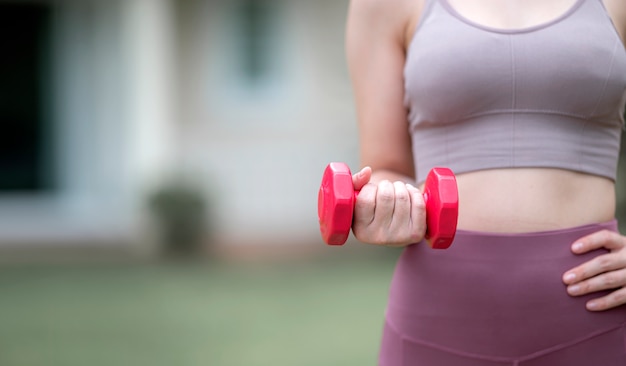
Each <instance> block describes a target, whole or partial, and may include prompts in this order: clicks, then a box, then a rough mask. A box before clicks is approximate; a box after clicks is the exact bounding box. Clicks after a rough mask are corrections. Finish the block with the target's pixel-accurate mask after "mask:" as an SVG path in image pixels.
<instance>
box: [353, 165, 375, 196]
mask: <svg viewBox="0 0 626 366" xmlns="http://www.w3.org/2000/svg"><path fill="white" fill-rule="evenodd" d="M371 177H372V168H370V167H368V166H366V167H365V168H363V169H361V170H360V171H359V172H358V173H356V174H353V175H352V184H353V185H354V189H355V190H356V191H360V190H361V188H363V186H364V185H366V184H367V183H369V181H370V178H371Z"/></svg>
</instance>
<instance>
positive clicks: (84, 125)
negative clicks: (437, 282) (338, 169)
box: [0, 0, 357, 246]
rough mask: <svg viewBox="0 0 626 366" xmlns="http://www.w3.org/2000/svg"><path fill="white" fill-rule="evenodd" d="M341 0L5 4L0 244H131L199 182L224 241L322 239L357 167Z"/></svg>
mask: <svg viewBox="0 0 626 366" xmlns="http://www.w3.org/2000/svg"><path fill="white" fill-rule="evenodd" d="M346 8H347V1H330V0H325V1H304V0H297V1H293V0H178V1H175V0H108V1H104V0H99V1H98V0H38V1H35V0H32V1H31V0H29V1H26V0H24V1H6V0H4V1H0V19H1V20H0V28H1V29H2V31H0V47H1V50H2V58H0V119H1V120H2V122H3V126H4V129H3V132H2V133H1V134H0V135H1V136H2V137H0V141H1V144H0V192H1V193H0V246H1V245H5V246H7V245H14V244H19V245H23V246H28V245H52V246H54V245H79V246H82V245H94V244H103V245H113V244H118V245H132V244H133V243H135V242H136V241H137V240H141V238H143V237H144V233H143V231H144V230H145V228H146V226H145V225H144V223H145V219H146V217H147V210H146V201H147V200H148V197H149V195H150V192H152V191H153V190H154V189H156V188H158V187H160V186H162V185H164V184H167V182H171V181H173V180H174V181H175V180H177V179H182V180H187V181H191V182H192V183H193V184H195V185H196V186H197V187H199V189H200V191H201V194H202V195H203V196H204V197H207V199H208V202H209V210H210V213H211V215H210V220H212V226H211V227H213V228H214V229H215V232H214V234H215V238H217V240H220V241H223V242H226V243H230V244H233V245H236V244H241V245H247V244H254V243H269V242H283V243H284V242H293V243H296V244H297V243H304V242H308V243H310V242H311V241H316V240H319V238H318V232H317V230H318V228H317V212H316V209H317V207H316V201H317V189H318V186H319V181H320V179H321V173H322V170H323V168H324V166H325V165H326V163H327V162H328V161H331V160H344V161H347V162H349V163H351V164H352V165H356V155H357V152H356V149H357V142H356V135H355V133H356V130H355V121H354V120H355V116H354V108H353V104H352V96H351V90H350V85H349V80H348V76H347V71H346V67H345V57H344V50H343V42H344V39H343V35H344V22H345V15H346Z"/></svg>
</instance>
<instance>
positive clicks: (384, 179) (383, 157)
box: [346, 0, 626, 311]
mask: <svg viewBox="0 0 626 366" xmlns="http://www.w3.org/2000/svg"><path fill="white" fill-rule="evenodd" d="M449 1H450V3H451V4H452V5H453V6H454V7H455V9H456V10H457V11H458V12H459V13H461V14H462V15H463V16H465V17H467V18H469V19H471V20H473V21H475V22H477V23H481V24H484V25H488V26H491V27H496V28H524V27H528V26H533V25H537V24H541V23H544V22H546V21H550V20H552V19H554V18H556V17H558V16H560V15H561V14H563V13H564V12H565V11H567V9H569V8H570V7H571V6H572V5H573V4H574V1H575V0H550V1H546V0H449ZM625 1H626V0H604V4H605V7H606V9H607V12H608V13H609V16H610V17H611V19H612V21H613V24H614V25H615V28H616V29H617V32H618V34H619V36H620V37H621V39H622V41H624V40H626V6H625ZM423 5H424V0H352V1H351V3H350V8H349V13H348V21H347V28H346V53H347V60H348V67H349V70H350V75H351V79H352V83H353V90H354V91H355V102H356V108H357V116H358V127H359V141H360V146H361V150H360V158H361V163H362V165H363V166H364V168H363V169H362V170H361V171H359V172H357V173H356V174H354V176H353V183H354V187H355V189H359V190H360V191H361V192H360V194H359V196H358V199H357V202H356V206H355V213H354V222H353V232H354V234H355V236H356V238H357V239H358V240H360V241H361V242H364V243H369V244H375V245H385V246H394V247H404V246H407V245H409V244H411V243H415V242H418V241H420V240H421V239H422V238H423V237H424V233H425V229H426V228H425V216H426V215H425V205H424V201H423V197H422V195H421V191H420V189H419V188H416V187H417V184H416V182H415V171H414V162H413V155H412V152H411V140H410V136H409V134H408V131H407V128H406V126H407V110H406V108H405V107H404V104H403V98H404V80H403V67H404V62H405V53H406V49H407V47H408V44H409V42H410V41H411V37H412V35H413V33H414V30H415V28H416V26H417V25H418V22H419V19H420V15H421V12H422V9H423ZM457 184H458V187H459V200H460V202H462V204H461V205H460V207H459V221H458V228H459V229H465V230H475V231H488V232H509V233H523V232H535V231H543V230H553V229H563V228H568V227H574V226H580V225H585V224H590V223H598V222H606V221H609V220H611V219H613V217H614V215H615V205H616V198H615V183H614V182H613V181H611V180H609V179H606V178H602V177H599V176H593V175H588V174H582V173H577V172H572V171H566V170H561V169H546V168H524V169H493V170H483V171H476V172H470V173H464V174H459V175H458V176H457ZM538 207H540V208H541V209H540V210H538V209H537V208H538ZM600 248H604V249H607V250H608V251H609V252H608V253H607V254H603V255H600V256H597V257H596V258H594V259H592V260H590V261H588V262H586V263H584V264H582V265H580V266H579V267H576V268H573V269H571V270H569V271H567V272H566V273H565V274H564V275H563V282H564V283H565V285H566V290H567V292H568V293H569V294H570V295H572V296H580V295H584V294H588V293H594V292H597V291H601V290H606V289H613V290H614V291H612V292H611V293H610V294H609V295H607V296H604V297H599V298H596V299H594V300H591V301H590V302H588V303H587V308H588V309H589V310H590V311H600V310H606V309H609V308H613V307H616V306H620V305H622V304H626V288H625V286H626V237H624V236H622V235H620V234H617V233H613V232H608V231H600V232H597V233H594V234H592V235H589V236H586V237H584V238H580V239H579V240H577V241H576V242H575V243H572V247H571V250H572V252H573V253H575V254H582V253H586V252H589V251H592V250H595V249H600Z"/></svg>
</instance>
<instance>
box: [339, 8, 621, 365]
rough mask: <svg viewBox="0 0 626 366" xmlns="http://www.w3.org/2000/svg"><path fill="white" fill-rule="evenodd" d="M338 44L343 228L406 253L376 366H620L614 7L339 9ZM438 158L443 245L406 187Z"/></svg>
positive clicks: (617, 32) (414, 191)
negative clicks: (348, 99) (353, 117)
mask: <svg viewBox="0 0 626 366" xmlns="http://www.w3.org/2000/svg"><path fill="white" fill-rule="evenodd" d="M346 39H347V43H346V44H347V56H348V65H349V69H350V73H351V77H352V80H353V87H354V91H355V98H356V106H357V115H358V122H359V133H360V136H359V138H360V143H361V162H362V164H363V166H365V168H363V169H362V170H361V171H360V172H358V173H356V174H355V175H354V176H353V182H354V186H355V188H356V189H360V190H361V192H360V194H359V196H358V199H357V202H356V208H355V218H354V222H353V231H354V233H355V236H356V237H357V239H359V240H360V241H362V242H364V243H370V244H378V245H387V246H395V247H406V248H405V249H404V251H403V253H402V255H401V257H400V259H399V262H398V265H397V268H396V271H395V274H394V278H393V281H392V284H391V290H390V297H389V303H388V308H387V315H386V322H385V327H384V332H383V337H382V348H381V352H380V364H381V365H428V366H437V365H446V366H447V365H455V366H456V365H551V366H552V365H567V366H583V365H584V366H589V365H622V366H623V365H626V325H625V324H626V305H624V304H626V287H625V286H626V237H624V236H621V235H620V234H619V233H618V232H617V223H616V221H615V219H614V215H615V205H616V202H615V201H616V199H615V184H616V183H615V178H616V166H617V159H618V152H619V151H618V150H619V143H620V135H621V129H622V128H623V126H624V120H623V114H624V104H626V49H625V48H624V42H625V41H626V4H625V3H624V0H352V2H351V5H350V10H349V16H348V23H347V38H346ZM437 165H440V166H448V167H450V168H451V169H452V170H453V171H455V173H456V174H457V183H458V187H459V201H460V208H459V210H460V211H459V220H458V232H457V236H456V238H455V241H454V242H453V244H452V247H451V248H450V249H448V250H439V251H438V250H433V249H430V248H429V247H428V245H427V244H426V243H418V242H420V241H421V240H422V239H423V236H424V232H425V210H424V202H423V198H422V195H421V194H420V190H419V189H418V188H416V187H419V186H420V185H421V184H422V183H423V181H424V179H425V176H426V174H427V173H428V171H429V170H430V169H431V168H432V167H433V166H437ZM412 243H418V244H415V245H410V244H412Z"/></svg>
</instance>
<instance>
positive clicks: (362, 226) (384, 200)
mask: <svg viewBox="0 0 626 366" xmlns="http://www.w3.org/2000/svg"><path fill="white" fill-rule="evenodd" d="M371 177H372V170H371V169H370V168H369V167H366V168H364V169H362V170H361V171H360V172H358V173H356V174H354V175H353V176H352V182H353V184H354V189H355V190H360V193H359V195H358V197H357V200H356V204H355V207H354V219H353V223H352V231H353V232H354V236H355V237H356V238H357V239H358V240H359V241H361V242H364V243H369V244H377V245H385V246H393V247H403V246H407V245H409V244H413V243H417V242H419V241H421V240H422V239H423V238H424V234H425V232H426V204H425V203H424V196H423V195H422V193H421V192H420V191H419V189H417V188H415V187H414V186H412V185H410V184H407V183H404V182H400V181H396V182H394V183H392V182H390V181H389V180H382V181H380V182H379V183H377V184H376V183H371V182H370V179H371Z"/></svg>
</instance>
